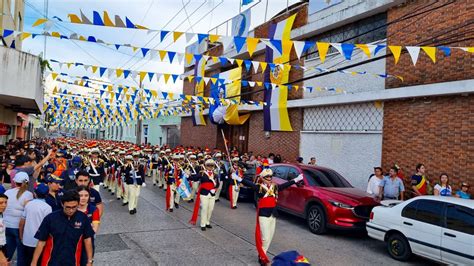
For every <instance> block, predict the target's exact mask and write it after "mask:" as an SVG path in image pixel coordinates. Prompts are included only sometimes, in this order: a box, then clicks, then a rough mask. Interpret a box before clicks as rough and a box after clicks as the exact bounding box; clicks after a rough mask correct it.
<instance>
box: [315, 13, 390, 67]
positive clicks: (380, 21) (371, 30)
mask: <svg viewBox="0 0 474 266" xmlns="http://www.w3.org/2000/svg"><path fill="white" fill-rule="evenodd" d="M386 23H387V13H380V14H377V15H374V16H372V17H368V18H365V19H361V20H359V21H356V22H354V23H351V24H347V25H344V26H341V27H339V28H336V29H333V30H330V31H327V32H324V33H322V34H319V35H316V36H314V37H312V38H310V39H308V40H309V41H318V42H343V41H345V40H348V41H347V42H349V43H371V42H375V41H378V40H383V39H385V38H386V37H387V26H386ZM366 32H367V33H366ZM364 33H365V34H364ZM359 35H360V36H359ZM356 36H357V37H356ZM316 50H317V47H316V45H315V46H314V47H311V48H310V49H308V51H307V54H308V55H307V57H306V59H310V58H315V57H318V56H319V55H318V53H315V51H316ZM334 52H336V49H335V48H333V47H331V49H330V50H329V51H328V53H334Z"/></svg>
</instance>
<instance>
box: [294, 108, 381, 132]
mask: <svg viewBox="0 0 474 266" xmlns="http://www.w3.org/2000/svg"><path fill="white" fill-rule="evenodd" d="M382 126H383V106H382V105H378V104H375V103H374V102H366V103H357V104H346V105H330V106H320V107H311V108H305V109H304V117H303V130H304V131H382Z"/></svg>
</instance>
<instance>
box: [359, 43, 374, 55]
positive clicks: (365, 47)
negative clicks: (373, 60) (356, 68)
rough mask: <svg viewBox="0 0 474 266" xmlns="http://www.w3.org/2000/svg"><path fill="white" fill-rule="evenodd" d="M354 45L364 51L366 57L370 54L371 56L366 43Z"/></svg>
mask: <svg viewBox="0 0 474 266" xmlns="http://www.w3.org/2000/svg"><path fill="white" fill-rule="evenodd" d="M355 46H356V47H357V48H359V49H361V50H362V52H364V54H365V55H366V56H367V57H368V58H370V56H372V55H371V54H370V49H369V47H368V46H367V44H356V45H355Z"/></svg>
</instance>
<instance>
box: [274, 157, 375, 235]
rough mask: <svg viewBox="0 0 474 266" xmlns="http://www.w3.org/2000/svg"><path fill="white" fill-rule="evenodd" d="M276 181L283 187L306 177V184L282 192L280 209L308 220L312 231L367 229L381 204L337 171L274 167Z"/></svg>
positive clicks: (293, 166) (279, 202)
mask: <svg viewBox="0 0 474 266" xmlns="http://www.w3.org/2000/svg"><path fill="white" fill-rule="evenodd" d="M270 168H271V169H272V171H273V180H274V182H275V183H278V184H281V183H284V182H286V181H288V180H291V179H293V178H295V177H297V176H298V175H299V174H303V176H304V179H303V182H302V183H300V184H298V185H292V186H291V187H289V188H287V189H285V190H283V191H280V192H279V193H278V205H277V207H278V209H279V210H282V211H284V212H287V213H290V214H294V215H296V216H299V217H302V218H305V219H306V221H307V223H308V227H309V230H310V231H311V232H313V233H315V234H323V233H325V232H326V229H327V228H336V229H357V228H365V223H366V221H368V220H369V216H370V212H371V211H372V208H373V207H375V206H377V205H379V203H378V202H377V201H375V199H374V198H372V197H371V196H370V195H368V194H367V193H365V191H363V190H361V189H358V188H354V187H352V185H351V184H350V183H349V182H348V181H347V180H346V179H344V177H342V176H341V175H340V174H339V173H337V172H336V171H334V170H332V169H329V168H325V167H320V166H311V165H304V164H272V165H271V166H270Z"/></svg>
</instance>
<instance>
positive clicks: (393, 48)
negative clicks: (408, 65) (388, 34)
mask: <svg viewBox="0 0 474 266" xmlns="http://www.w3.org/2000/svg"><path fill="white" fill-rule="evenodd" d="M388 48H389V49H390V51H391V52H392V54H393V58H394V59H395V64H396V63H398V59H400V54H401V53H402V47H401V46H397V45H389V46H388Z"/></svg>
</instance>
